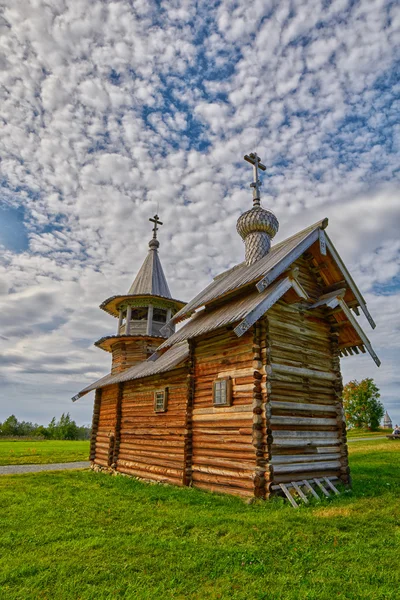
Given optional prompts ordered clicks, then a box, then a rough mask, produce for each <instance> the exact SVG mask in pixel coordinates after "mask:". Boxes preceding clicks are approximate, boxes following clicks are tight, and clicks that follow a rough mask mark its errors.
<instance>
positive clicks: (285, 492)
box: [279, 483, 299, 508]
mask: <svg viewBox="0 0 400 600" xmlns="http://www.w3.org/2000/svg"><path fill="white" fill-rule="evenodd" d="M279 487H280V488H281V490H282V492H283V493H284V494H285V496H286V498H287V499H288V500H289V502H290V504H291V505H292V506H293V508H299V505H298V504H297V502H296V500H295V499H294V498H293V496H292V494H291V493H290V492H289V490H288V489H287V487H286V485H285V484H284V483H280V484H279Z"/></svg>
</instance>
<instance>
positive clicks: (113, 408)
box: [92, 384, 119, 467]
mask: <svg viewBox="0 0 400 600" xmlns="http://www.w3.org/2000/svg"><path fill="white" fill-rule="evenodd" d="M99 391H100V390H99ZM118 391H119V387H118V385H117V384H115V385H109V386H107V387H105V388H103V389H102V390H101V394H99V400H98V402H99V403H98V405H97V406H98V409H97V410H98V417H96V418H97V419H98V421H97V431H96V433H95V438H94V440H95V441H94V442H93V443H94V444H95V448H94V456H93V458H92V460H93V461H94V463H95V464H96V465H99V466H101V467H110V466H111V464H112V461H113V452H114V442H115V426H116V421H117V402H118ZM97 398H98V396H97V394H96V400H97ZM95 411H96V402H95Z"/></svg>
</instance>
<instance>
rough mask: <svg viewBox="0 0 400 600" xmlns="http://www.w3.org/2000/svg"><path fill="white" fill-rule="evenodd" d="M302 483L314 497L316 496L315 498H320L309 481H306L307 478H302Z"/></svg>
mask: <svg viewBox="0 0 400 600" xmlns="http://www.w3.org/2000/svg"><path fill="white" fill-rule="evenodd" d="M302 483H303V484H304V485H305V487H306V488H307V489H308V491H309V492H311V493H312V495H313V496H314V498H316V499H317V500H321V498H320V497H319V496H318V494H317V492H316V491H315V490H314V488H313V487H312V485H310V483H309V482H308V481H307V479H303V482H302Z"/></svg>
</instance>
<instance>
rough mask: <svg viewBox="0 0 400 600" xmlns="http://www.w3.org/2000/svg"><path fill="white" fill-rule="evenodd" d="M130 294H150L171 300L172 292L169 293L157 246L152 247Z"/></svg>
mask: <svg viewBox="0 0 400 600" xmlns="http://www.w3.org/2000/svg"><path fill="white" fill-rule="evenodd" d="M150 244H151V242H150ZM128 294H135V295H141V294H149V295H152V296H163V297H164V298H171V292H170V291H169V287H168V283H167V280H166V278H165V275H164V271H163V268H162V266H161V261H160V258H159V256H158V251H157V246H156V245H150V250H149V253H148V254H147V256H146V258H145V260H144V263H143V264H142V266H141V268H140V271H139V272H138V274H137V275H136V277H135V280H134V282H133V283H132V285H131V287H130V289H129V292H128Z"/></svg>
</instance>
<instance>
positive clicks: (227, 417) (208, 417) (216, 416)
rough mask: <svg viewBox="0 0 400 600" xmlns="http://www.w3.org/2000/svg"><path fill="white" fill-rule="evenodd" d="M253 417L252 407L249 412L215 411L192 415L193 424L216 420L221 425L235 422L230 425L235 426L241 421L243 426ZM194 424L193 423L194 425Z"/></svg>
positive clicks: (224, 425)
mask: <svg viewBox="0 0 400 600" xmlns="http://www.w3.org/2000/svg"><path fill="white" fill-rule="evenodd" d="M252 418H253V409H251V411H250V412H220V413H219V412H218V411H217V412H215V413H213V414H210V413H208V414H199V413H196V414H194V415H193V417H192V419H193V424H195V423H206V422H208V423H211V422H214V421H215V422H216V423H219V424H220V425H221V427H226V426H227V424H228V423H230V422H231V423H236V422H237V423H236V424H235V425H232V427H234V426H235V427H237V426H238V423H242V424H243V425H244V426H246V425H249V422H251V420H252ZM194 426H195V425H194Z"/></svg>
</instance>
